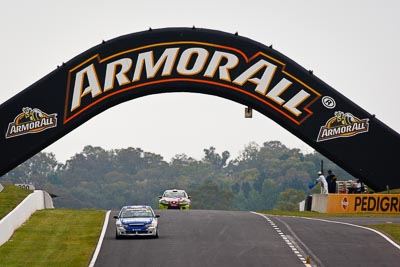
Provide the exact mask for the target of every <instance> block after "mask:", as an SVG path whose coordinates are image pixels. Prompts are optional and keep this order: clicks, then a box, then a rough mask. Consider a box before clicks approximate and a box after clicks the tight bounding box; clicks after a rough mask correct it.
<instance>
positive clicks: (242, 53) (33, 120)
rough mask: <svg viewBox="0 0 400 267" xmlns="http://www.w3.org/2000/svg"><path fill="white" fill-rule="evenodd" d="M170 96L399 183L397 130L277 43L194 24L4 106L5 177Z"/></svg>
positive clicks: (99, 59) (135, 41) (90, 60)
mask: <svg viewBox="0 0 400 267" xmlns="http://www.w3.org/2000/svg"><path fill="white" fill-rule="evenodd" d="M168 92H193V93H202V94H209V95H215V96H219V97H223V98H226V99H229V100H232V101H235V102H237V103H240V104H243V105H245V106H248V107H251V108H253V109H255V110H257V111H259V112H260V113H262V114H264V115H265V116H268V117H269V118H271V119H272V120H274V121H275V122H276V123H278V124H279V125H281V126H282V127H284V128H285V129H287V130H288V131H289V132H291V133H292V134H294V135H296V136H297V137H298V138H300V139H301V140H303V141H304V142H305V143H307V144H308V145H310V146H311V147H313V148H314V149H315V150H317V151H319V152H320V153H321V154H323V155H325V156H326V157H327V158H329V159H330V160H332V161H333V162H335V163H336V164H337V165H339V166H340V167H342V168H343V169H345V170H346V171H347V172H349V173H350V174H352V175H353V176H355V177H358V178H361V179H362V180H363V181H364V182H365V183H366V184H367V185H369V186H370V187H371V188H373V189H375V190H384V189H386V188H387V186H389V187H390V188H400V177H399V174H398V171H397V168H395V166H397V161H398V160H397V159H398V158H397V157H395V155H396V154H397V153H398V151H400V137H399V134H398V133H397V132H395V131H393V130H392V129H390V128H389V127H388V126H386V125H385V124H383V123H382V122H381V121H379V120H378V119H377V118H375V117H374V116H373V115H371V114H369V113H368V112H367V111H365V110H363V109H362V108H360V107H359V106H357V105H356V104H355V103H353V102H352V101H350V100H349V99H347V98H346V97H345V96H343V95H342V94H340V93H339V92H338V91H336V90H334V89H333V88H331V87H330V86H329V85H327V84H326V83H324V82H323V81H321V80H320V79H318V78H317V77H316V76H314V75H313V74H312V72H310V71H308V70H306V69H304V68H302V67H301V66H300V65H298V64H297V63H296V62H294V61H293V60H291V59H290V58H288V57H286V56H284V55H282V54H281V53H279V52H278V51H276V50H274V49H273V48H272V47H268V46H265V45H263V44H260V43H258V42H255V41H253V40H250V39H247V38H245V37H241V36H238V35H237V34H229V33H224V32H220V31H215V30H207V29H195V28H166V29H157V30H151V29H150V30H148V31H144V32H138V33H133V34H128V35H125V36H121V37H118V38H115V39H112V40H110V41H107V42H103V43H102V44H99V45H97V46H95V47H93V48H91V49H89V50H87V51H86V52H84V53H82V54H80V55H78V56H76V57H75V58H73V59H72V60H70V61H69V62H66V63H65V64H63V65H62V66H60V67H59V68H57V69H56V70H54V71H53V72H51V73H50V74H48V75H47V76H45V77H44V78H42V79H41V80H39V81H37V82H36V83H34V84H33V85H31V86H29V87H28V88H26V89H25V90H23V91H22V92H20V93H19V94H17V95H15V96H14V97H13V98H11V99H9V100H8V101H6V102H4V103H3V104H1V106H0V175H4V174H5V173H7V172H8V171H10V170H11V169H13V168H14V167H16V166H18V165H19V164H20V163H22V162H24V161H25V160H27V159H28V158H30V157H32V156H33V155H35V154H36V153H38V152H39V151H41V150H42V149H44V148H45V147H47V146H48V145H50V144H51V143H53V142H55V141H56V140H58V139H59V138H61V137H62V136H64V135H66V134H68V133H69V132H71V131H72V130H73V129H75V128H76V127H78V126H80V125H81V124H83V123H85V122H86V121H88V120H89V119H90V118H92V117H94V116H96V115H97V114H99V113H100V112H103V111H105V110H106V109H108V108H110V107H112V106H115V105H117V104H120V103H122V102H125V101H128V100H131V99H135V98H139V97H142V96H146V95H150V94H160V93H168ZM360 93H362V92H360ZM131 125H132V131H134V130H135V129H134V127H135V126H134V125H135V124H134V123H132V124H131ZM243 134H245V132H243Z"/></svg>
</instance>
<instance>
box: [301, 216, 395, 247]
mask: <svg viewBox="0 0 400 267" xmlns="http://www.w3.org/2000/svg"><path fill="white" fill-rule="evenodd" d="M298 218H303V219H307V220H315V221H321V222H329V223H337V224H343V225H348V226H353V227H357V228H361V229H365V230H369V231H372V232H374V233H376V234H378V235H380V236H381V237H383V238H384V239H385V240H386V241H387V242H389V243H390V244H391V245H393V246H394V247H395V248H397V249H399V250H400V245H399V244H397V243H396V242H394V241H393V240H391V239H390V238H389V237H387V236H386V235H384V234H382V233H381V232H379V231H377V230H375V229H372V228H369V227H365V226H361V225H357V224H352V223H346V222H338V221H330V220H324V219H318V218H307V217H298Z"/></svg>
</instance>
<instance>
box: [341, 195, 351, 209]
mask: <svg viewBox="0 0 400 267" xmlns="http://www.w3.org/2000/svg"><path fill="white" fill-rule="evenodd" d="M341 204H342V208H343V209H344V210H346V209H347V207H348V206H349V200H348V198H347V197H344V198H343V199H342V201H341Z"/></svg>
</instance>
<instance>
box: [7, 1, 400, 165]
mask: <svg viewBox="0 0 400 267" xmlns="http://www.w3.org/2000/svg"><path fill="white" fill-rule="evenodd" d="M4 2H5V1H3V3H2V4H1V5H0V6H1V7H0V36H1V39H0V40H1V42H0V58H1V61H0V84H1V87H0V103H3V102H5V101H6V100H8V99H9V98H11V97H12V96H14V95H15V94H17V93H18V92H20V91H22V90H23V89H25V88H26V87H28V86H29V85H31V84H32V83H34V82H36V81H37V80H39V79H40V78H42V77H44V76H45V75H47V74H48V73H50V72H51V71H53V70H54V69H55V68H56V67H57V65H61V63H62V62H66V61H68V60H70V59H71V58H73V57H75V56H76V55H78V54H80V53H82V52H84V51H86V50H87V49H89V48H91V47H93V46H95V45H97V44H99V43H100V42H101V41H102V40H109V39H112V38H115V37H118V36H121V35H124V34H128V33H134V32H138V31H143V30H147V29H148V28H149V27H152V28H166V27H192V26H193V25H194V26H196V27H198V28H208V29H215V30H221V31H225V32H230V33H235V32H238V33H239V35H241V36H245V37H248V38H251V39H253V40H255V41H258V42H260V43H263V44H265V45H271V44H273V47H274V49H276V50H278V51H279V52H281V53H282V54H284V55H286V56H287V57H289V58H291V59H293V60H294V61H296V62H297V63H299V64H300V65H301V66H303V67H304V68H306V69H310V70H313V71H314V75H316V76H317V77H319V78H320V79H322V80H323V81H324V82H326V83H327V84H329V85H330V86H332V87H333V88H335V89H336V90H338V91H339V92H341V93H342V94H343V95H345V96H346V97H348V98H349V99H351V100H352V101H353V102H355V103H356V104H358V105H359V106H361V107H362V108H364V109H365V110H366V111H368V112H369V113H372V114H376V117H377V118H378V119H380V120H381V121H383V122H384V123H385V124H387V125H388V126H389V127H391V128H392V129H394V130H395V131H397V132H400V119H399V117H398V115H399V111H398V105H397V104H398V101H399V100H400V86H399V83H400V78H399V77H400V72H399V69H400V68H399V66H398V64H399V62H400V16H399V14H400V1H396V0H385V1H378V0H375V1H371V0H357V1H355V0H352V1H349V0H333V1H320V0H283V1H276V0H275V1H265V0H246V1H242V0H241V1H235V0H212V1H210V0H202V1H196V2H194V1H188V0H186V1H181V0H179V1H174V0H170V1H133V0H130V1H128V0H127V1H109V0H106V1H104V0H90V1H83V0H78V1H76V0H69V1H54V0H46V1H45V0H35V1H28V0H26V1H6V2H7V4H4ZM145 2H146V3H145ZM127 117H129V120H127V119H126V118H127ZM128 121H129V123H127V122H128ZM271 140H279V141H281V142H282V143H284V144H285V145H287V146H288V147H290V148H300V149H301V150H302V151H303V152H305V153H310V152H312V151H313V149H312V148H311V147H309V146H308V145H306V144H305V143H303V142H302V141H301V140H299V139H298V138H297V137H295V136H294V135H292V134H291V133H289V132H287V131H286V130H284V129H283V128H282V127H280V126H279V125H277V124H275V123H274V122H273V121H272V120H270V119H269V118H267V117H265V116H264V115H262V114H260V113H257V112H254V114H253V118H252V119H245V118H244V106H242V105H240V104H238V103H235V102H232V101H229V100H226V99H223V98H218V97H215V96H209V95H203V94H188V93H173V94H157V95H153V96H147V97H142V98H139V99H135V100H131V101H128V102H125V103H123V104H120V105H118V106H115V107H113V108H111V109H109V110H107V111H105V112H103V113H101V114H99V115H98V116H96V117H95V118H93V119H91V120H90V121H88V122H87V123H85V124H84V125H82V126H80V127H79V128H77V129H76V130H74V131H73V132H71V133H70V134H68V135H67V136H65V137H63V138H61V139H60V140H58V141H57V142H56V143H54V144H53V145H51V146H49V147H47V148H46V149H45V150H44V151H46V152H53V153H54V154H55V155H56V157H57V159H58V160H59V161H63V162H64V161H65V160H67V159H69V158H70V157H71V156H73V155H74V154H75V153H79V152H81V151H82V149H83V147H84V146H85V145H93V146H101V147H103V148H105V149H114V148H126V147H140V148H142V149H144V150H145V151H149V152H154V153H158V154H161V155H162V156H163V157H164V159H165V160H167V161H169V160H170V159H171V158H172V157H173V156H175V155H176V154H180V153H185V154H186V155H188V156H191V157H194V158H196V159H201V158H202V157H203V155H204V153H203V149H204V148H208V147H209V146H214V147H216V149H217V152H219V153H221V152H222V151H224V150H228V151H229V152H230V153H231V154H232V157H236V156H237V155H238V154H239V153H240V151H241V150H243V148H244V147H245V145H247V144H248V143H249V142H252V141H254V142H256V143H258V144H259V145H262V143H263V142H265V141H271Z"/></svg>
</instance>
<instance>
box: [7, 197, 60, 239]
mask: <svg viewBox="0 0 400 267" xmlns="http://www.w3.org/2000/svg"><path fill="white" fill-rule="evenodd" d="M49 208H54V206H53V201H52V199H51V197H50V195H49V194H48V193H47V192H45V191H42V190H35V191H34V192H33V193H31V194H30V195H28V196H27V197H26V198H25V199H24V200H23V201H22V202H21V203H20V204H19V205H18V206H17V207H16V208H15V209H14V210H12V211H11V212H10V213H9V214H7V215H6V217H4V218H3V219H2V220H0V246H1V245H3V244H4V243H5V242H7V241H8V240H9V239H10V237H11V236H12V235H13V233H14V231H15V230H16V229H18V228H19V227H20V226H21V225H22V224H23V223H24V222H25V221H26V220H28V219H29V217H30V216H31V215H32V214H33V213H34V212H35V211H37V210H42V209H49Z"/></svg>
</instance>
